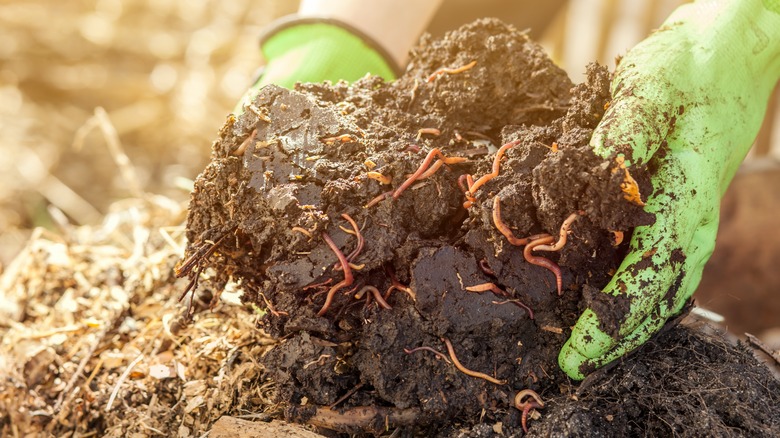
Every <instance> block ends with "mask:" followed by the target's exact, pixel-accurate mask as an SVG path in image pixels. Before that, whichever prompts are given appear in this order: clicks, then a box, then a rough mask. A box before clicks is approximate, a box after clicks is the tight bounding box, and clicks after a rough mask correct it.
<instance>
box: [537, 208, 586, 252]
mask: <svg viewBox="0 0 780 438" xmlns="http://www.w3.org/2000/svg"><path fill="white" fill-rule="evenodd" d="M578 217H579V214H577V213H572V214H570V215H569V217H567V218H566V220H565V221H563V224H561V230H560V232H559V233H558V234H559V237H558V241H557V242H555V244H554V245H539V246H537V247H536V248H534V250H535V251H560V250H561V248H563V246H564V245H566V238H567V236H568V234H569V228H571V224H572V223H573V222H574V221H575V220H576V219H577V218H578Z"/></svg>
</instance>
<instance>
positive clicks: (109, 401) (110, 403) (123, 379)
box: [106, 353, 144, 412]
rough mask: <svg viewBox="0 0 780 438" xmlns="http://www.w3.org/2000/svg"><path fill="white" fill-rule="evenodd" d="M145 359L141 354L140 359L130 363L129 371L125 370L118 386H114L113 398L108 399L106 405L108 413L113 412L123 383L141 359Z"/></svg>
mask: <svg viewBox="0 0 780 438" xmlns="http://www.w3.org/2000/svg"><path fill="white" fill-rule="evenodd" d="M143 358H144V355H143V353H141V354H139V355H138V357H136V358H135V360H133V361H132V362H130V365H128V366H127V369H125V372H123V373H122V375H121V376H119V380H117V382H116V385H114V390H113V391H111V397H109V398H108V404H107V405H106V412H111V407H112V406H113V405H114V399H116V396H117V394H118V393H119V387H120V386H122V383H124V381H125V380H127V376H129V375H130V372H131V371H133V368H135V366H136V365H138V362H140V361H141V359H143Z"/></svg>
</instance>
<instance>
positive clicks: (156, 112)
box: [0, 0, 780, 348]
mask: <svg viewBox="0 0 780 438" xmlns="http://www.w3.org/2000/svg"><path fill="white" fill-rule="evenodd" d="M458 3H461V6H458ZM464 3H465V4H466V5H467V7H470V8H471V9H472V10H471V11H465V12H462V13H461V12H457V9H458V8H459V7H462V6H463V4H464ZM520 3H523V2H511V1H503V2H493V1H481V2H473V1H469V2H464V1H460V2H459V1H453V2H449V3H446V4H445V6H444V7H443V8H442V11H441V13H440V15H439V16H438V17H437V18H435V22H434V23H432V26H431V31H432V33H434V34H441V33H442V32H443V31H444V30H447V29H451V28H454V27H456V26H458V25H460V24H463V23H465V22H468V21H471V19H473V18H476V17H478V16H498V17H499V18H502V19H504V20H505V21H508V22H511V23H513V24H515V25H516V26H517V27H518V28H521V29H525V28H531V29H532V36H533V37H534V38H537V39H539V40H540V41H541V42H542V44H543V45H544V46H545V48H547V50H548V51H549V52H550V53H551V55H552V57H553V58H554V59H555V60H556V61H557V62H558V63H559V64H560V65H561V66H562V67H563V68H564V69H566V70H567V71H568V73H569V75H570V77H571V78H572V80H573V81H575V82H578V81H581V80H582V77H583V72H584V71H585V65H586V64H587V63H588V62H591V61H593V60H598V61H599V62H601V63H603V64H606V65H608V66H609V67H610V68H611V69H612V68H614V59H615V56H616V55H620V54H623V53H625V51H626V50H628V49H629V48H630V47H632V46H633V45H634V44H636V43H637V42H639V41H640V40H641V39H643V38H644V37H645V36H646V35H647V34H648V32H650V31H651V30H652V29H653V28H655V27H657V26H658V25H659V24H660V23H661V22H662V21H663V20H664V19H665V17H666V16H667V15H668V14H669V13H670V12H671V11H672V10H673V9H674V8H675V7H676V6H677V5H679V4H680V3H682V2H681V1H679V0H661V1H650V0H647V1H634V0H576V1H571V2H563V1H561V3H563V4H562V5H561V6H558V5H557V4H556V5H555V8H549V7H545V6H540V4H544V2H527V3H530V6H526V8H525V9H523V7H522V6H521V5H520ZM550 3H551V4H555V3H556V2H550ZM475 4H476V5H477V6H479V9H476V10H474V8H473V7H474V5H475ZM507 5H509V6H507ZM297 6H298V5H297V2H296V1H281V0H252V1H250V0H233V1H230V2H220V1H216V0H186V1H185V0H154V1H151V0H124V1H120V0H71V1H67V2H63V1H56V0H19V1H3V2H1V3H0V230H2V232H0V269H2V267H3V266H7V264H8V263H9V262H10V261H11V260H12V259H13V257H14V255H15V254H17V252H18V251H19V250H20V248H21V247H22V246H23V245H24V243H25V241H26V239H27V237H28V236H29V234H30V231H31V230H32V229H33V228H34V227H38V226H42V227H47V228H51V229H53V230H56V229H57V221H56V220H53V216H52V211H54V212H55V213H56V211H61V212H63V213H64V214H65V216H66V217H67V218H68V220H69V222H70V223H72V224H74V225H82V224H97V223H99V222H100V221H101V220H102V218H103V215H104V214H105V213H107V212H108V211H109V210H110V208H111V205H112V203H113V202H115V201H117V200H121V199H123V198H126V197H128V196H133V195H134V194H136V193H137V190H134V189H133V187H131V186H132V185H133V184H128V181H127V179H126V178H123V177H122V175H121V173H120V172H119V171H118V167H117V165H116V163H115V160H114V159H113V158H112V155H111V153H110V152H109V149H108V148H107V147H106V141H107V140H106V139H107V136H106V135H105V134H104V133H103V132H101V130H100V129H99V127H96V125H93V124H92V123H91V122H90V123H88V121H89V120H90V118H91V117H92V116H93V115H94V114H95V109H96V108H97V107H102V108H104V109H105V110H106V112H107V115H108V118H109V119H110V121H111V123H112V124H113V126H114V127H115V128H116V133H117V136H118V139H119V141H120V142H121V145H122V147H123V149H124V151H125V152H126V154H127V156H128V157H129V160H130V163H131V164H132V168H133V169H134V170H135V173H136V176H135V178H136V181H135V184H137V185H138V187H140V188H141V189H142V190H144V191H146V192H150V193H159V194H163V195H165V196H168V197H170V198H172V199H174V200H176V201H180V202H186V201H187V199H188V198H189V194H188V187H189V184H190V183H191V181H192V180H193V179H195V178H196V176H197V174H198V173H199V172H200V171H201V170H202V169H203V168H204V167H205V165H206V163H207V162H208V157H209V153H210V145H211V142H212V140H213V139H214V138H215V136H216V133H217V130H218V129H219V127H220V126H221V125H222V123H223V121H224V119H225V117H226V116H227V114H228V113H229V112H230V110H231V109H232V107H233V105H234V104H235V102H236V101H237V100H238V98H239V97H240V96H241V95H242V93H243V92H244V91H245V89H246V88H247V86H248V85H249V84H250V81H251V79H252V77H253V75H254V72H255V71H256V69H257V68H258V67H259V66H260V65H261V63H262V59H261V56H260V53H259V50H258V47H257V37H258V35H259V34H260V31H261V29H262V28H263V27H264V26H265V25H267V24H268V23H269V22H271V21H272V20H273V19H275V18H277V17H280V16H282V15H286V14H288V13H292V12H294V11H295V10H296V9H297ZM777 94H778V93H777V92H776V93H775V97H774V99H773V101H772V103H771V104H770V110H769V111H768V113H767V120H766V121H765V124H764V127H763V128H762V131H761V134H760V135H759V137H758V139H757V142H756V145H755V146H754V149H753V151H752V152H751V154H750V156H749V158H748V160H747V161H746V162H745V164H744V165H743V168H742V170H741V171H740V173H739V175H738V176H737V178H736V180H735V183H734V184H733V186H732V188H731V189H730V190H729V193H728V195H727V197H726V200H725V201H724V206H723V217H722V225H721V232H720V237H719V241H718V247H717V249H716V254H715V255H714V256H713V259H712V261H711V262H710V264H709V265H708V268H707V270H706V272H705V278H704V280H703V282H702V286H701V287H700V291H699V292H698V295H697V297H698V298H697V299H698V303H699V304H700V305H704V306H705V307H707V308H710V309H712V310H714V311H716V312H718V313H721V314H723V315H725V316H726V318H727V319H726V325H727V326H728V327H729V328H730V329H732V330H733V331H734V332H735V333H738V334H741V333H742V332H744V331H752V332H753V333H754V334H757V335H764V336H770V335H771V334H772V333H773V330H774V332H775V333H776V332H777V331H778V330H780V328H774V329H773V327H780V317H778V314H780V292H778V287H780V270H778V269H776V261H777V260H780V233H777V232H775V231H774V230H775V229H776V227H777V226H778V225H780V221H778V220H777V216H778V215H777V213H780V193H779V192H778V190H777V189H778V188H780V172H778V165H777V159H778V157H780V111H779V110H778V99H777ZM773 127H774V128H773ZM108 137H110V135H109V136H108ZM60 222H61V221H60ZM775 338H780V334H778V335H775ZM775 348H777V347H775Z"/></svg>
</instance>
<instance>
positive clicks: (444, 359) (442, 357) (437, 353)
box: [404, 346, 452, 364]
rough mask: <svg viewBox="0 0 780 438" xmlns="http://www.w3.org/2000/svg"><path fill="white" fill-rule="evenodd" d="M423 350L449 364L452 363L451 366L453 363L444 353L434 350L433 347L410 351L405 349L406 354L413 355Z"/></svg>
mask: <svg viewBox="0 0 780 438" xmlns="http://www.w3.org/2000/svg"><path fill="white" fill-rule="evenodd" d="M421 350H425V351H430V352H431V353H433V354H435V355H436V356H437V357H439V358H440V359H441V360H443V361H445V362H447V363H450V364H451V363H452V362H450V359H449V358H448V357H447V355H446V354H444V353H442V352H440V351H438V350H435V349H433V348H431V347H426V346H422V347H417V348H412V349H411V350H410V349H408V348H404V353H406V354H412V353H416V352H418V351H421Z"/></svg>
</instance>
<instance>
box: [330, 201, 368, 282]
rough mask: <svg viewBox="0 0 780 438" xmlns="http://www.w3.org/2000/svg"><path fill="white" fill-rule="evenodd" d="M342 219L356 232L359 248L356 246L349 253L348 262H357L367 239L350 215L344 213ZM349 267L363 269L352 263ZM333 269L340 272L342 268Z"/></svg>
mask: <svg viewBox="0 0 780 438" xmlns="http://www.w3.org/2000/svg"><path fill="white" fill-rule="evenodd" d="M341 217H343V218H344V219H345V220H346V221H347V222H349V225H350V226H351V227H352V230H353V231H354V234H355V237H357V246H355V249H353V250H352V252H351V253H349V255H348V256H347V261H348V262H351V261H352V260H355V257H357V256H358V254H360V251H362V250H363V245H364V244H365V239H363V235H362V234H360V228H359V227H358V226H357V223H355V221H354V220H353V219H352V217H350V215H348V214H346V213H342V214H341ZM350 234H352V233H350ZM349 266H350V267H352V268H353V269H354V268H357V270H358V271H359V270H360V269H362V267H360V265H354V264H352V263H350V264H349ZM333 269H335V270H337V271H340V270H341V267H340V266H338V265H337V266H334V267H333Z"/></svg>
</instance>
